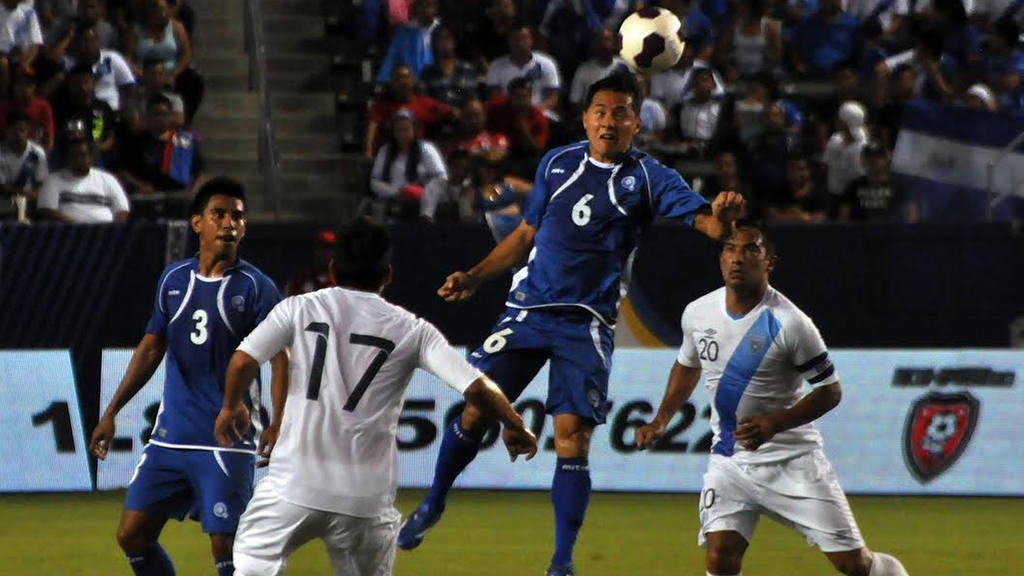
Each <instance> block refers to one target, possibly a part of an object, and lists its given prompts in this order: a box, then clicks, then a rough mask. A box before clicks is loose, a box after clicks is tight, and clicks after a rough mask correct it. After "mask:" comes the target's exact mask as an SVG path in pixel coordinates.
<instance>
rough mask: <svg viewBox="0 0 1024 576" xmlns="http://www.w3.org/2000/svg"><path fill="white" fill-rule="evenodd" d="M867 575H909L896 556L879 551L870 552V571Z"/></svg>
mask: <svg viewBox="0 0 1024 576" xmlns="http://www.w3.org/2000/svg"><path fill="white" fill-rule="evenodd" d="M868 576H910V575H909V574H907V569H906V568H904V567H903V564H900V561H899V560H897V559H896V558H894V557H892V556H889V555H888V554H883V553H881V552H872V553H871V572H869V573H868Z"/></svg>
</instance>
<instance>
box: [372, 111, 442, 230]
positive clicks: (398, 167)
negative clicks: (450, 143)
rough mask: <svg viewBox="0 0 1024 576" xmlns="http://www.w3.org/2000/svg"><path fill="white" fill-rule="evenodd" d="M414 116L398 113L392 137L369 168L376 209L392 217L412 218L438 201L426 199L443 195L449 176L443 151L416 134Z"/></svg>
mask: <svg viewBox="0 0 1024 576" xmlns="http://www.w3.org/2000/svg"><path fill="white" fill-rule="evenodd" d="M415 122H416V121H415V118H414V116H413V115H412V113H411V112H409V111H408V110H401V111H399V112H398V113H396V114H395V117H394V120H393V123H392V130H391V137H390V138H389V139H388V141H387V142H386V143H385V144H384V145H383V146H381V148H380V150H379V151H378V152H377V157H376V158H375V159H374V161H373V169H372V171H371V172H370V190H371V191H372V192H373V197H374V199H375V200H377V210H378V211H381V212H383V214H385V215H387V216H389V217H397V218H399V219H402V220H413V219H415V218H417V217H418V216H420V215H423V216H427V217H431V216H432V214H424V213H423V209H424V208H427V210H428V211H429V210H430V209H431V208H432V207H434V206H436V204H434V203H432V202H430V201H428V202H424V197H427V198H429V199H431V200H433V199H436V198H439V197H441V196H443V195H444V188H445V185H446V183H447V180H448V170H447V169H446V168H445V165H444V159H443V158H442V157H441V152H440V151H438V149H437V147H436V146H434V144H432V143H431V142H428V141H426V140H421V139H420V138H419V137H417V135H416V127H415Z"/></svg>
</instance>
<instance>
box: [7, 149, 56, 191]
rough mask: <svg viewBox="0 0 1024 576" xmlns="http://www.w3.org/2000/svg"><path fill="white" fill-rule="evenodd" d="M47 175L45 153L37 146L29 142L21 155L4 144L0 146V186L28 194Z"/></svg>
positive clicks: (47, 168)
mask: <svg viewBox="0 0 1024 576" xmlns="http://www.w3.org/2000/svg"><path fill="white" fill-rule="evenodd" d="M23 172H24V173H23ZM49 175H50V169H49V165H48V164H47V163H46V151H45V150H43V147H42V146H40V145H39V144H36V143H35V142H33V141H31V140H29V141H28V145H27V146H25V150H24V151H22V153H21V154H18V153H16V152H15V151H14V150H12V149H11V148H10V146H7V144H6V143H5V144H3V145H2V146H0V184H8V185H11V186H16V187H18V188H19V189H20V190H24V191H26V192H28V191H30V190H32V189H34V188H35V187H36V186H39V185H40V184H42V183H43V181H44V180H46V177H47V176H49Z"/></svg>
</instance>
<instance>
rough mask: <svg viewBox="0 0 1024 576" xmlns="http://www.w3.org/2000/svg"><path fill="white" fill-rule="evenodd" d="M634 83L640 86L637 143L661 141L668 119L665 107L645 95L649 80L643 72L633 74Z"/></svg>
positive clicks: (644, 143) (645, 143)
mask: <svg viewBox="0 0 1024 576" xmlns="http://www.w3.org/2000/svg"><path fill="white" fill-rule="evenodd" d="M635 76H636V84H637V86H639V87H640V96H641V98H642V99H643V100H642V101H641V102H640V132H639V133H638V134H637V135H636V138H637V144H638V145H640V146H646V145H647V144H652V143H655V142H661V141H662V140H663V139H664V138H665V129H666V128H667V127H668V119H667V115H666V113H665V107H664V106H662V105H661V103H660V102H658V101H657V100H655V99H653V98H648V97H647V92H648V85H649V83H650V82H649V81H648V80H647V76H644V75H643V74H635Z"/></svg>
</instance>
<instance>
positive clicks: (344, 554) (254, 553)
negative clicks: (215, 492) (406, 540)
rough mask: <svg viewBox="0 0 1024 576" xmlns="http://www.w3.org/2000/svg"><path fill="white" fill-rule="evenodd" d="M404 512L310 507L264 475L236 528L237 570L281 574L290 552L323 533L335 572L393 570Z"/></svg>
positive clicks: (366, 575) (379, 575) (362, 575)
mask: <svg viewBox="0 0 1024 576" xmlns="http://www.w3.org/2000/svg"><path fill="white" fill-rule="evenodd" d="M401 518H402V515H401V514H399V512H398V510H395V509H394V508H392V509H391V510H390V511H388V512H387V513H385V514H383V515H381V516H379V517H377V518H359V517H356V516H349V515H347V514H339V513H337V512H327V511H323V510H315V509H313V508H306V507H305V506H299V505H297V504H292V503H291V502H286V501H284V500H282V499H281V498H280V497H279V496H278V495H277V492H276V491H275V490H274V489H273V488H272V487H271V486H270V485H269V483H268V482H267V481H266V480H263V481H262V482H260V483H259V485H257V486H256V491H255V493H254V494H253V497H252V500H250V501H249V506H248V507H247V508H246V509H245V513H244V514H242V518H241V520H239V524H238V532H237V533H236V534H235V547H234V562H235V576H278V575H280V574H283V573H284V567H285V564H286V562H287V560H288V556H290V555H291V554H292V552H294V551H295V550H296V549H298V548H299V547H300V546H302V545H303V544H305V543H306V542H309V541H310V540H313V539H314V538H321V539H322V540H323V541H324V544H326V545H327V553H328V554H329V555H330V557H331V565H332V566H333V568H334V574H335V576H340V575H342V574H344V575H346V576H350V575H351V576H388V575H390V574H391V567H392V565H393V564H394V560H395V539H396V537H397V536H398V528H399V521H400V520H401Z"/></svg>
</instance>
